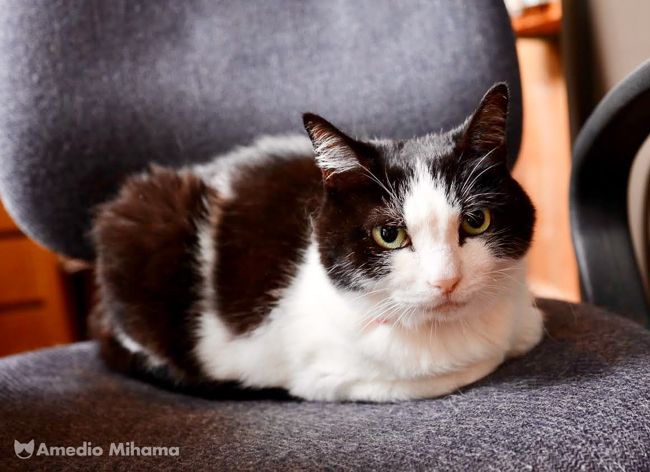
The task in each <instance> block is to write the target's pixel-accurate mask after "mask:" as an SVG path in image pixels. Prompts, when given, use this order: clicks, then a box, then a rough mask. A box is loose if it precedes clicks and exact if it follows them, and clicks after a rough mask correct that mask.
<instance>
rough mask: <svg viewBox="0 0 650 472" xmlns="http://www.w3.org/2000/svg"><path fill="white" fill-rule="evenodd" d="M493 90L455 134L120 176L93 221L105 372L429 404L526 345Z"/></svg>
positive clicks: (338, 138)
mask: <svg viewBox="0 0 650 472" xmlns="http://www.w3.org/2000/svg"><path fill="white" fill-rule="evenodd" d="M507 105H508V89H507V87H506V86H505V85H504V84H497V85H495V86H494V87H492V88H491V89H490V90H489V91H488V92H487V94H486V95H485V96H484V98H483V99H482V101H481V103H480V105H479V106H478V108H477V110H476V111H475V113H474V114H473V115H472V116H471V117H470V118H468V119H467V120H466V121H465V123H463V124H461V125H460V126H458V127H457V128H456V129H453V130H451V131H449V132H446V133H440V134H429V135H426V136H423V137H419V138H414V139H409V140H400V141H395V140H370V141H359V140H356V139H353V138H351V137H349V136H347V135H346V134H344V133H343V132H342V131H340V130H338V129H337V128H336V127H334V126H333V125H332V124H330V123H329V122H327V121H326V120H324V119H323V118H320V117H318V116H316V115H312V114H306V115H305V116H304V123H305V128H306V130H307V132H308V135H309V138H310V139H308V138H307V137H300V136H288V137H287V136H285V137H265V138H261V139H259V140H258V141H256V142H255V143H254V144H253V145H251V146H250V147H246V148H240V149H237V150H235V151H233V152H232V153H230V154H226V155H224V156H220V157H218V158H215V159H214V160H213V161H212V162H210V163H208V164H205V165H201V166H196V167H193V168H187V169H183V170H179V171H174V170H169V169H162V168H153V169H152V170H151V171H150V172H149V173H147V174H144V175H140V176H136V177H132V178H130V179H129V180H128V181H127V182H126V183H125V185H124V186H123V188H122V189H121V191H120V192H119V194H118V195H117V197H116V198H115V199H114V200H112V201H110V202H108V203H106V204H104V205H103V206H102V207H101V208H100V209H99V211H98V216H97V219H96V221H95V227H94V238H95V242H96V249H97V255H98V261H97V274H98V282H99V289H100V304H99V306H98V309H97V310H96V315H95V321H94V326H95V330H96V333H97V336H98V337H99V338H100V339H101V340H102V341H103V342H102V347H103V354H104V356H105V358H106V359H107V361H108V362H109V364H110V365H112V366H114V367H116V368H120V369H125V370H131V369H145V370H147V369H148V370H151V371H160V370H161V369H163V370H164V371H165V372H166V374H165V375H167V376H168V377H170V378H171V380H173V381H174V382H176V383H178V384H188V385H191V384H197V383H202V382H215V381H235V382H238V383H239V384H241V385H243V386H247V387H254V388H258V387H260V388H261V387H281V388H284V389H286V390H288V391H289V392H290V393H291V394H292V395H295V396H298V397H302V398H305V399H310V400H366V401H395V400H404V399H412V398H422V397H435V396H439V395H444V394H447V393H450V392H452V391H454V390H456V389H458V388H460V387H462V386H464V385H467V384H470V383H472V382H474V381H476V380H478V379H480V378H482V377H484V376H486V375H487V374H489V373H490V372H492V371H493V370H494V369H496V368H497V367H498V366H499V365H500V364H501V363H502V362H503V360H504V359H506V358H507V357H511V356H518V355H521V354H524V353H525V352H527V351H528V350H530V349H531V348H532V347H533V346H535V345H536V344H537V343H538V341H539V340H540V338H541V336H542V315H541V313H540V312H539V311H538V310H537V309H536V308H534V306H533V299H532V297H531V294H530V293H529V290H528V288H527V286H526V283H525V267H524V256H525V254H526V252H527V250H528V247H529V245H530V242H531V237H532V233H533V224H534V219H535V216H534V209H533V206H532V204H531V202H530V200H529V198H528V197H527V196H526V194H525V193H524V191H523V190H522V188H521V187H520V186H519V185H518V184H517V183H516V182H515V181H514V180H513V179H512V177H511V176H510V174H509V172H508V169H507V167H506V142H505V132H506V115H507Z"/></svg>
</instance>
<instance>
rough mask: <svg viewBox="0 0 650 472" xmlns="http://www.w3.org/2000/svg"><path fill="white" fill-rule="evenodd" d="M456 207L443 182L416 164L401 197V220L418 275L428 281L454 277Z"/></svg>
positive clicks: (456, 245) (457, 221) (457, 213)
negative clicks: (418, 262) (404, 193)
mask: <svg viewBox="0 0 650 472" xmlns="http://www.w3.org/2000/svg"><path fill="white" fill-rule="evenodd" d="M459 217H460V208H459V207H458V206H457V205H456V204H454V203H453V202H451V201H450V199H449V196H448V195H447V192H446V189H445V185H444V183H443V182H441V181H440V180H439V179H437V178H435V177H434V176H433V175H432V174H431V172H430V171H429V169H428V168H427V167H426V166H425V165H423V164H419V165H417V166H416V170H415V173H414V176H413V178H412V179H411V182H410V185H409V187H408V191H407V193H406V196H405V199H404V221H405V223H406V228H407V230H408V232H409V236H410V238H411V242H412V244H413V249H414V250H415V252H416V253H417V254H418V256H419V257H418V260H419V261H420V262H421V264H420V269H419V270H421V271H422V275H423V276H424V277H425V278H426V279H428V280H429V281H430V282H435V281H436V280H439V279H447V278H453V277H458V275H459V270H460V267H459V258H458V223H459Z"/></svg>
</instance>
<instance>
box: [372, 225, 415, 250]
mask: <svg viewBox="0 0 650 472" xmlns="http://www.w3.org/2000/svg"><path fill="white" fill-rule="evenodd" d="M372 238H373V239H374V240H375V242H376V243H377V244H378V245H379V246H380V247H383V248H384V249H399V248H401V247H405V246H406V245H407V244H408V234H407V233H406V230H405V229H404V228H400V227H399V226H375V227H374V228H373V229H372Z"/></svg>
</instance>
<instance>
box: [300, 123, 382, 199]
mask: <svg viewBox="0 0 650 472" xmlns="http://www.w3.org/2000/svg"><path fill="white" fill-rule="evenodd" d="M302 120H303V123H304V125H305V129H306V130H307V134H309V139H311V142H312V145H313V147H314V155H315V157H316V163H317V164H318V167H319V168H320V169H321V172H322V174H323V182H324V183H325V185H327V186H330V187H331V186H337V185H340V184H342V183H346V182H352V181H356V180H358V178H359V176H361V175H363V173H364V171H366V170H367V169H368V166H369V165H370V162H369V159H368V155H367V154H368V150H367V149H365V147H366V145H365V144H364V143H361V142H359V141H356V140H355V139H353V138H351V137H350V136H348V135H347V134H345V133H344V132H343V131H341V130H340V129H338V128H337V127H336V126H334V125H333V124H332V123H330V122H329V121H327V120H326V119H325V118H323V117H321V116H318V115H315V114H313V113H305V114H304V115H302Z"/></svg>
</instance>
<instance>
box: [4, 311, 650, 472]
mask: <svg viewBox="0 0 650 472" xmlns="http://www.w3.org/2000/svg"><path fill="white" fill-rule="evenodd" d="M539 303H540V306H541V307H542V309H543V310H544V311H545V312H546V313H547V335H546V337H545V339H544V341H543V343H542V344H541V345H540V346H538V347H537V348H536V349H534V350H533V351H532V352H531V353H530V354H529V355H527V356H525V357H523V358H521V359H516V360H512V361H509V362H508V363H506V364H505V365H503V366H502V367H501V368H500V369H499V370H498V371H497V372H496V373H494V374H493V375H491V376H490V377H488V378H487V379H485V380H483V381H481V382H479V383H478V384H476V385H474V386H471V387H469V388H466V389H464V391H462V392H458V393H456V394H452V395H449V396H447V397H444V398H441V399H436V400H426V401H417V402H405V403H396V404H362V403H357V404H355V403H310V402H300V401H292V400H277V399H270V398H269V399H265V398H261V399H255V400H246V401H244V400H209V399H204V398H198V397H192V396H188V395H185V394H180V393H175V392H171V391H166V390H162V389H158V388H156V387H154V386H152V385H149V384H146V383H143V382H140V381H138V380H135V379H130V378H126V377H123V376H121V375H119V374H116V373H113V372H110V371H109V370H107V369H106V368H105V367H104V366H103V364H102V363H101V361H100V360H99V359H98V357H97V348H96V346H95V344H94V343H81V344H76V345H72V346H68V347H62V348H55V349H48V350H44V351H40V352H35V353H30V354H25V355H19V356H14V357H10V358H7V359H4V360H2V361H0V418H2V421H1V422H0V457H1V459H0V469H1V470H7V469H12V468H16V467H20V466H29V467H34V466H36V467H38V468H65V469H66V470H70V469H73V468H76V467H78V468H80V469H101V470H103V469H115V468H118V469H122V468H128V469H133V468H143V467H147V468H151V467H155V468H157V469H178V468H180V467H183V468H192V469H195V470H201V469H205V468H210V469H214V470H235V469H236V470H255V469H256V470H268V469H280V468H282V469H290V470H305V469H323V468H329V469H348V470H349V469H362V470H371V469H382V470H396V469H399V470H403V469H407V470H408V469H410V470H413V469H419V470H421V469H425V468H426V469H436V470H595V469H598V470H650V465H649V461H650V458H649V456H648V454H649V453H650V449H649V445H650V415H649V413H650V332H648V331H646V330H644V329H643V328H642V327H641V326H638V325H636V324H634V323H633V322H631V321H628V320H625V319H623V318H621V317H618V316H615V315H612V314H609V313H606V312H604V311H602V310H600V309H597V308H594V307H592V306H590V305H572V304H568V303H564V302H558V301H549V300H541V301H540V302H539ZM8 418H11V419H10V420H9V421H6V419H8ZM32 438H33V439H35V443H36V447H37V448H38V445H39V443H40V442H46V443H47V445H48V446H50V445H52V446H55V445H56V446H75V447H77V446H80V445H82V444H83V441H88V442H92V446H101V447H102V448H103V450H104V456H103V457H102V458H99V459H98V458H95V457H77V458H73V459H72V460H71V459H70V458H62V457H43V456H39V457H36V456H33V457H31V458H30V459H22V460H21V459H18V458H17V457H16V456H15V454H14V452H13V450H12V444H13V443H14V439H17V440H19V441H21V442H27V441H29V440H30V439H32ZM130 441H134V443H135V445H136V446H140V447H142V446H178V447H179V448H180V449H179V456H178V457H148V456H138V457H108V458H107V457H106V456H107V455H108V454H109V445H110V443H111V442H115V443H119V442H130Z"/></svg>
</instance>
